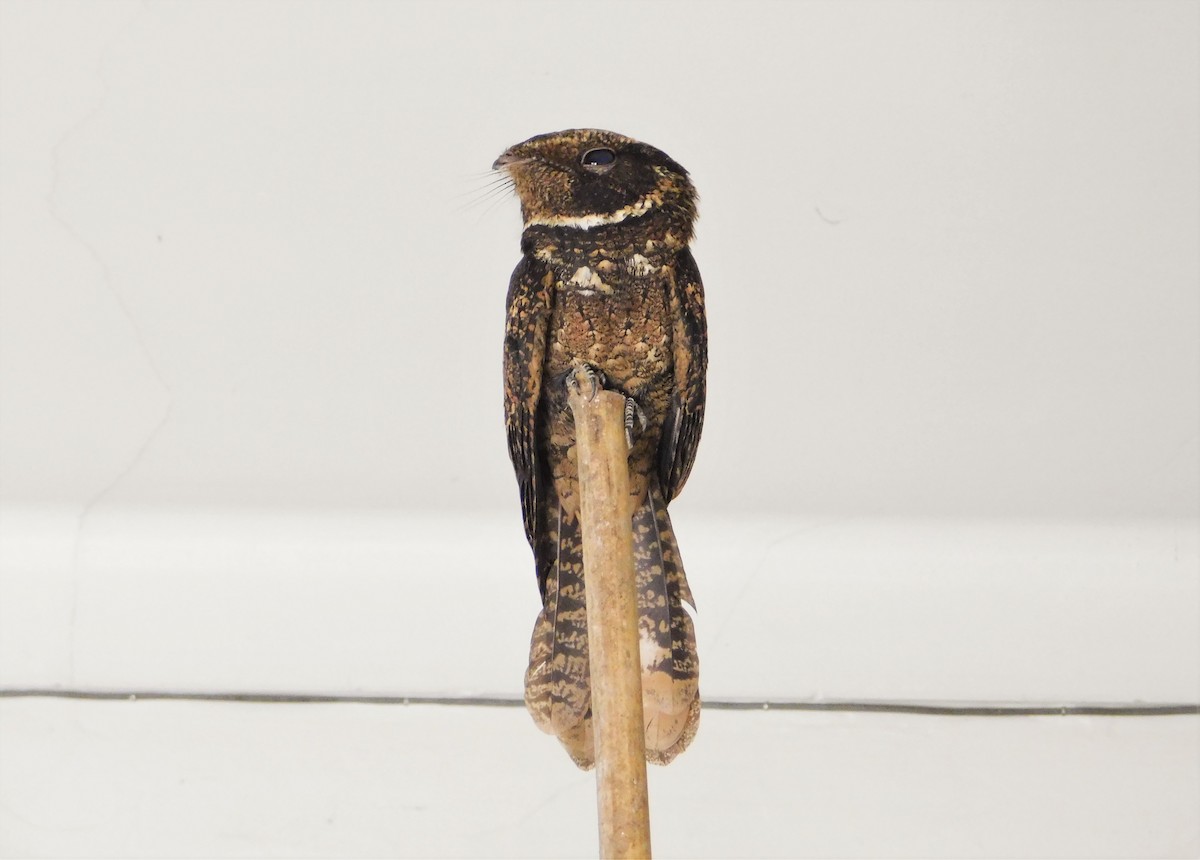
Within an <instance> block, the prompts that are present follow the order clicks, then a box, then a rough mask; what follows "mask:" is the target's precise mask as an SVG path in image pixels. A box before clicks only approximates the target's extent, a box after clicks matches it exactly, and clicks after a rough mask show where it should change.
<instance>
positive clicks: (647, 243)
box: [494, 129, 707, 768]
mask: <svg viewBox="0 0 1200 860" xmlns="http://www.w3.org/2000/svg"><path fill="white" fill-rule="evenodd" d="M494 167H495V168H496V169H499V170H504V171H505V172H506V173H507V174H508V176H509V177H511V179H512V181H513V184H514V186H515V188H516V191H517V194H518V196H519V198H520V200H521V213H522V215H523V218H524V224H525V228H524V232H523V233H522V238H521V250H522V252H523V257H522V259H521V262H520V263H519V264H518V265H517V268H516V271H514V272H513V276H512V281H511V283H510V285H509V290H508V317H507V324H506V327H505V341H504V396H505V408H506V425H507V431H508V450H509V454H510V456H511V457H512V461H513V467H514V469H515V471H516V475H517V483H518V486H519V489H520V496H521V510H522V514H523V518H524V523H525V533H526V536H527V537H528V539H529V543H530V545H531V546H532V547H533V553H534V560H535V566H536V571H537V580H538V587H539V589H540V590H541V595H542V603H543V609H542V612H541V613H540V614H539V615H538V619H537V622H536V624H535V627H534V632H533V639H532V643H531V646H530V656H529V669H528V671H527V672H526V676H525V701H526V704H527V705H528V708H529V711H530V713H531V714H532V715H533V718H534V721H535V722H536V723H537V724H538V725H539V726H540V727H541V728H542V729H544V730H545V731H547V732H550V733H552V734H554V735H555V736H557V737H558V738H559V740H560V741H562V743H563V745H564V746H565V747H566V748H567V751H568V752H569V753H570V755H571V757H572V758H573V759H574V760H575V762H576V764H578V765H579V766H580V767H585V768H586V767H590V766H591V765H592V763H593V750H592V738H591V693H590V682H589V675H588V650H587V619H586V614H585V604H584V570H583V552H582V540H581V535H580V531H579V519H578V515H579V503H578V499H579V487H578V473H577V469H576V461H575V448H574V443H575V439H574V426H573V422H572V417H571V412H570V409H569V408H568V406H567V391H566V385H565V379H566V377H567V376H568V374H570V373H571V372H572V370H573V369H574V368H575V367H576V366H577V365H579V364H583V365H585V366H587V367H589V368H591V369H592V370H593V371H595V373H596V376H597V381H598V384H601V385H603V386H605V387H606V388H609V389H611V390H614V391H619V392H621V393H623V394H624V395H625V397H626V398H627V409H626V424H627V433H628V438H629V441H630V449H629V475H630V499H629V514H630V516H631V517H632V520H633V533H634V558H635V563H636V566H637V582H638V593H639V595H638V611H639V616H640V620H639V629H640V633H641V656H642V664H643V673H642V689H643V709H644V711H645V716H646V757H647V759H648V760H649V761H652V762H656V763H660V764H666V763H667V762H669V761H671V759H673V758H674V757H675V756H676V755H677V754H678V753H679V752H681V751H682V750H683V749H684V748H685V747H686V746H687V745H688V743H689V742H690V741H691V739H692V736H693V735H694V734H695V731H696V724H697V721H698V719H699V715H700V698H699V693H698V678H699V668H698V667H699V664H698V661H697V657H696V639H695V634H694V632H693V629H692V620H691V618H690V616H689V615H688V612H687V610H686V609H685V608H684V606H683V604H684V602H685V601H686V602H687V603H689V604H692V603H693V602H692V596H691V591H690V590H689V588H688V584H687V579H686V577H685V575H684V571H683V565H682V562H681V561H680V558H679V548H678V546H677V545H676V542H675V535H674V532H673V530H672V528H671V520H670V517H669V516H668V514H667V505H668V503H669V502H670V501H671V500H672V499H673V498H675V496H676V495H678V493H679V491H680V490H681V489H682V488H683V485H684V483H685V482H686V481H687V478H688V474H689V473H690V472H691V468H692V462H693V460H694V458H695V454H696V446H697V444H698V443H699V440H700V428H701V425H702V423H703V419H704V394H705V382H704V376H705V370H706V366H707V335H706V328H705V317H704V292H703V288H702V286H701V282H700V273H699V271H698V270H697V269H696V264H695V261H694V260H693V259H692V255H691V251H690V250H689V249H688V243H689V241H690V240H691V237H692V222H693V220H694V219H695V215H696V194H695V190H694V189H693V187H692V183H691V180H690V179H689V178H688V175H687V171H685V170H684V169H683V168H682V167H680V166H679V165H678V164H677V163H676V162H674V161H673V160H671V159H670V158H669V157H667V156H666V155H665V154H664V153H662V152H660V151H659V150H657V149H655V148H653V147H651V146H647V145H646V144H643V143H639V142H637V141H635V140H632V139H630V138H627V137H623V136H621V135H618V134H614V133H613V132H608V131H600V130H597V129H573V130H569V131H562V132H555V133H552V134H544V135H539V136H537V137H534V138H530V139H529V140H527V141H525V142H524V143H520V144H517V145H516V146H514V147H511V148H510V149H508V150H507V151H506V152H505V153H504V154H503V155H501V156H500V158H499V159H497V160H496V163H495V165H494ZM693 606H694V604H693Z"/></svg>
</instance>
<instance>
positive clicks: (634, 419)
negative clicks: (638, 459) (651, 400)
mask: <svg viewBox="0 0 1200 860" xmlns="http://www.w3.org/2000/svg"><path fill="white" fill-rule="evenodd" d="M649 424H650V419H648V418H647V417H646V413H645V412H643V411H642V407H641V406H639V405H638V402H637V401H636V400H634V399H633V398H632V397H626V398H625V444H626V445H628V446H629V447H630V448H631V449H632V448H633V428H634V427H635V426H637V427H638V428H639V432H645V430H646V427H647V426H649Z"/></svg>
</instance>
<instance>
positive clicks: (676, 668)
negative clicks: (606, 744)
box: [633, 483, 700, 764]
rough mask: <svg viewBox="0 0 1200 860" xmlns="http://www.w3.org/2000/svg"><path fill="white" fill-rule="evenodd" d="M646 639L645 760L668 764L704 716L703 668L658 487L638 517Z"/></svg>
mask: <svg viewBox="0 0 1200 860" xmlns="http://www.w3.org/2000/svg"><path fill="white" fill-rule="evenodd" d="M633 547H634V561H635V564H636V566H637V582H638V615H639V619H638V632H639V634H640V636H641V657H642V713H643V717H644V719H645V724H646V759H647V760H648V761H651V762H654V763H656V764H667V763H669V762H670V761H671V759H673V758H674V757H675V756H676V755H678V754H679V753H680V752H682V751H683V750H684V749H685V748H686V747H687V745H688V744H689V743H690V742H691V739H692V737H693V736H694V735H695V733H696V723H697V721H698V720H699V717H700V697H699V685H700V666H699V661H698V659H697V656H696V633H695V629H694V628H693V626H692V619H691V617H690V616H689V615H688V612H687V610H686V609H684V607H683V602H684V601H687V602H688V603H689V604H692V605H693V607H694V603H693V602H692V594H691V589H689V588H688V584H687V577H686V576H685V575H684V572H683V564H682V562H681V560H680V558H679V547H678V545H677V544H676V542H675V532H674V530H673V529H672V528H671V518H670V516H669V515H668V514H667V505H666V502H665V501H664V500H663V497H662V491H661V490H660V489H659V487H658V484H657V483H652V484H651V486H650V488H649V492H648V493H647V495H646V499H645V501H644V502H643V503H642V506H641V507H640V508H639V509H638V511H637V513H635V514H634V518H633Z"/></svg>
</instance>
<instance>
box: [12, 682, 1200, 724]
mask: <svg viewBox="0 0 1200 860" xmlns="http://www.w3.org/2000/svg"><path fill="white" fill-rule="evenodd" d="M0 698H4V699H17V698H52V699H80V700H92V701H185V702H234V703H250V704H285V705H306V704H315V705H322V704H360V705H445V706H452V707H455V706H456V707H485V708H515V707H523V706H524V704H525V701H524V700H523V699H518V698H507V697H503V696H334V695H314V694H307V693H185V692H178V693H170V692H152V691H144V690H143V691H132V690H125V691H113V690H105V691H92V690H55V689H36V688H28V689H0ZM703 706H704V708H705V709H708V710H714V711H839V712H858V713H883V714H924V715H927V716H950V717H1045V716H1062V717H1160V716H1174V715H1180V714H1200V704H1191V703H1188V704H1180V703H1154V704H1147V703H1139V704H1126V705H1118V704H1089V703H1075V704H1061V705H1050V704H936V703H928V702H907V701H796V700H787V699H746V700H742V699H709V700H706V701H705V702H704V703H703Z"/></svg>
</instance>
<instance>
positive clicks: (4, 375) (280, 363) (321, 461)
mask: <svg viewBox="0 0 1200 860" xmlns="http://www.w3.org/2000/svg"><path fill="white" fill-rule="evenodd" d="M577 125H595V126H601V127H608V128H612V129H615V130H618V131H621V132H624V133H627V134H630V135H633V136H635V137H639V138H641V139H644V140H646V141H648V142H650V143H653V144H655V145H657V146H660V147H661V148H663V149H664V150H666V151H667V152H669V153H670V154H671V155H672V156H674V157H676V158H677V159H679V160H680V161H681V162H682V163H683V164H685V165H686V166H687V167H689V168H690V169H691V171H692V173H693V175H694V178H695V180H696V182H697V184H698V186H699V188H700V190H701V194H702V198H703V200H702V219H701V222H700V225H699V239H698V241H697V243H696V256H697V258H698V260H699V262H700V265H701V269H702V271H703V273H704V276H705V280H706V284H707V289H708V302H709V308H710V316H711V319H710V325H711V340H712V355H711V358H712V365H711V375H710V406H709V412H708V416H709V419H708V426H707V427H706V430H705V437H704V441H703V444H702V445H701V450H700V457H699V461H698V465H697V468H696V470H695V472H694V473H693V476H692V479H691V482H690V484H689V486H688V488H687V491H686V492H685V494H684V495H683V497H682V498H681V499H680V500H679V501H678V502H677V503H676V504H675V505H674V506H673V511H674V512H675V520H676V526H677V529H678V533H679V536H680V540H681V543H682V546H683V553H684V556H685V558H686V559H687V564H688V572H689V578H690V579H691V582H692V587H693V591H694V592H695V594H696V595H697V598H698V601H699V607H700V611H699V613H698V615H697V619H696V620H697V635H698V638H699V648H700V653H701V657H702V662H703V665H704V672H703V676H704V684H703V690H704V695H705V697H706V699H710V700H711V699H714V698H746V699H754V700H757V699H761V698H781V699H822V698H826V699H856V700H861V699H893V700H897V699H899V700H913V699H915V700H926V701H947V700H953V701H973V702H996V701H1016V702H1117V703H1121V702H1126V703H1128V702H1135V701H1139V702H1149V703H1154V702H1196V701H1198V700H1200V444H1198V439H1200V161H1198V159H1197V152H1198V151H1200V10H1198V6H1197V4H1195V3H1188V2H1180V3H1166V2H1136V3H1134V2H1130V3H1106V2H1076V3H1070V2H1044V3H1000V2H979V3H953V2H944V3H918V2H905V3H900V2H876V3H870V2H857V3H832V2H829V3H816V2H813V3H801V2H794V3H779V2H775V3H755V2H738V3H703V2H697V3H669V2H656V3H595V2H580V3H550V2H546V3H532V2H525V3H516V2H500V0H497V2H480V3H457V2H445V3H432V2H404V3H400V2H396V3H383V2H374V3H368V2H304V3H291V2H286V3H285V2H269V0H261V1H260V2H254V3H236V2H223V3H222V2H215V0H214V2H141V3H136V2H104V3H96V2H79V3H63V2H16V0H6V2H2V3H0V688H4V689H8V690H11V689H13V688H18V687H33V688H46V687H51V688H53V687H57V688H67V689H91V690H96V689H100V690H119V691H128V690H184V691H230V690H235V691H251V692H262V691H275V692H313V693H326V694H337V693H377V694H391V695H421V694H426V695H446V696H458V695H462V694H467V693H474V694H490V695H503V696H513V695H519V693H520V686H521V674H522V671H523V669H524V660H525V653H526V648H527V645H528V636H529V631H530V628H531V625H532V622H533V618H534V615H535V613H536V604H537V598H536V589H535V587H534V583H533V577H532V571H531V563H530V557H529V551H528V548H527V547H526V546H525V545H524V542H523V539H522V535H521V530H520V525H519V514H518V506H517V499H516V492H515V486H514V483H513V480H512V476H511V473H510V471H509V466H508V462H507V456H506V454H505V450H504V441H503V440H504V434H503V428H502V421H501V403H500V390H499V389H500V379H499V377H500V354H499V350H500V340H501V327H502V320H503V298H504V292H505V287H506V284H507V279H508V274H509V272H510V270H511V268H512V266H513V265H514V264H515V262H516V260H517V257H518V250H517V241H518V235H519V219H518V215H517V206H516V203H515V201H512V200H499V201H493V200H491V199H489V198H488V197H487V195H486V191H485V188H486V183H487V181H488V177H487V175H486V172H487V168H488V166H489V165H490V164H491V162H492V160H493V159H494V158H495V156H496V155H497V154H498V153H499V152H500V151H501V150H502V149H504V148H505V147H506V146H507V145H509V144H511V143H513V142H516V141H518V140H521V139H523V138H525V137H528V136H530V135H532V134H535V133H538V132H543V131H549V130H553V129H558V128H564V127H570V126H577ZM447 613H450V615H452V617H450V616H448V614H447ZM462 631H474V633H475V635H474V636H463V635H461V633H462ZM1195 729H1196V721H1195V718H1194V717H1172V718H1142V719H1137V718H1133V719H1122V720H1115V719H1108V720H1104V719H1066V718H1061V719H1060V718H1057V717H1056V718H1049V719H1045V720H1020V719H1015V720H1014V719H1010V720H983V721H971V720H964V719H961V718H960V719H949V720H946V719H942V720H933V719H931V718H921V717H911V716H908V717H890V718H885V717H879V716H866V715H862V714H815V715H814V714H794V713H781V712H771V713H767V714H759V713H746V712H733V713H730V712H721V711H709V712H706V714H705V717H704V724H703V726H702V729H701V732H700V734H699V736H698V737H697V740H696V743H695V745H694V747H693V748H692V749H691V750H689V752H688V754H687V755H686V756H682V757H681V758H680V760H679V761H678V762H677V763H676V764H674V765H672V767H671V768H670V769H668V770H666V771H655V772H654V773H653V774H652V780H653V782H652V788H653V791H652V797H653V808H654V809H655V810H656V820H655V839H656V847H657V849H658V851H659V853H660V856H692V857H695V856H730V855H740V854H745V855H749V856H797V855H808V856H919V857H928V856H1194V855H1195V853H1196V852H1197V850H1200V817H1198V815H1197V813H1196V810H1197V809H1200V804H1198V803H1197V798H1200V769H1198V768H1197V767H1196V762H1197V761H1200V748H1198V746H1197V743H1198V740H1200V734H1198V733H1197V732H1196V731H1195ZM0 765H2V766H0V854H5V855H13V854H30V855H37V856H54V855H59V856H80V855H84V856H152V855H164V854H167V855H179V854H180V853H182V852H185V851H187V852H191V853H199V854H205V855H212V856H248V855H272V854H274V855H284V856H329V855H342V856H360V855H371V856H382V855H392V854H407V855H414V856H421V855H429V854H458V855H464V856H465V855H474V856H558V857H561V856H578V855H579V854H581V853H586V852H587V850H588V849H590V847H591V845H592V844H593V842H592V839H591V829H592V827H593V824H594V822H593V820H592V819H591V817H590V816H591V815H592V813H591V809H592V805H591V790H592V789H591V781H590V777H588V776H586V775H581V774H578V773H576V772H575V770H574V768H573V767H572V766H571V765H570V764H569V763H568V762H567V761H566V759H565V757H564V756H562V755H561V753H560V751H559V750H558V749H557V747H556V746H555V745H554V743H553V742H552V741H550V740H549V739H548V738H545V737H543V736H542V735H540V733H538V732H537V731H536V730H535V729H534V728H533V727H532V725H531V724H530V723H529V721H528V719H527V717H526V716H525V715H524V714H522V713H520V712H518V711H516V710H507V711H501V710H494V709H479V708H452V709H439V708H424V709H422V708H368V707H356V706H344V705H332V706H328V707H324V706H322V707H310V708H307V709H306V708H302V707H296V708H289V707H288V706H282V705H269V706H243V705H198V704H197V703H194V702H177V703H159V704H155V703H147V702H137V703H127V702H121V703H102V704H101V703H94V702H62V701H51V700H44V699H23V700H13V699H0ZM464 792H465V793H464ZM797 816H799V817H797Z"/></svg>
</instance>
